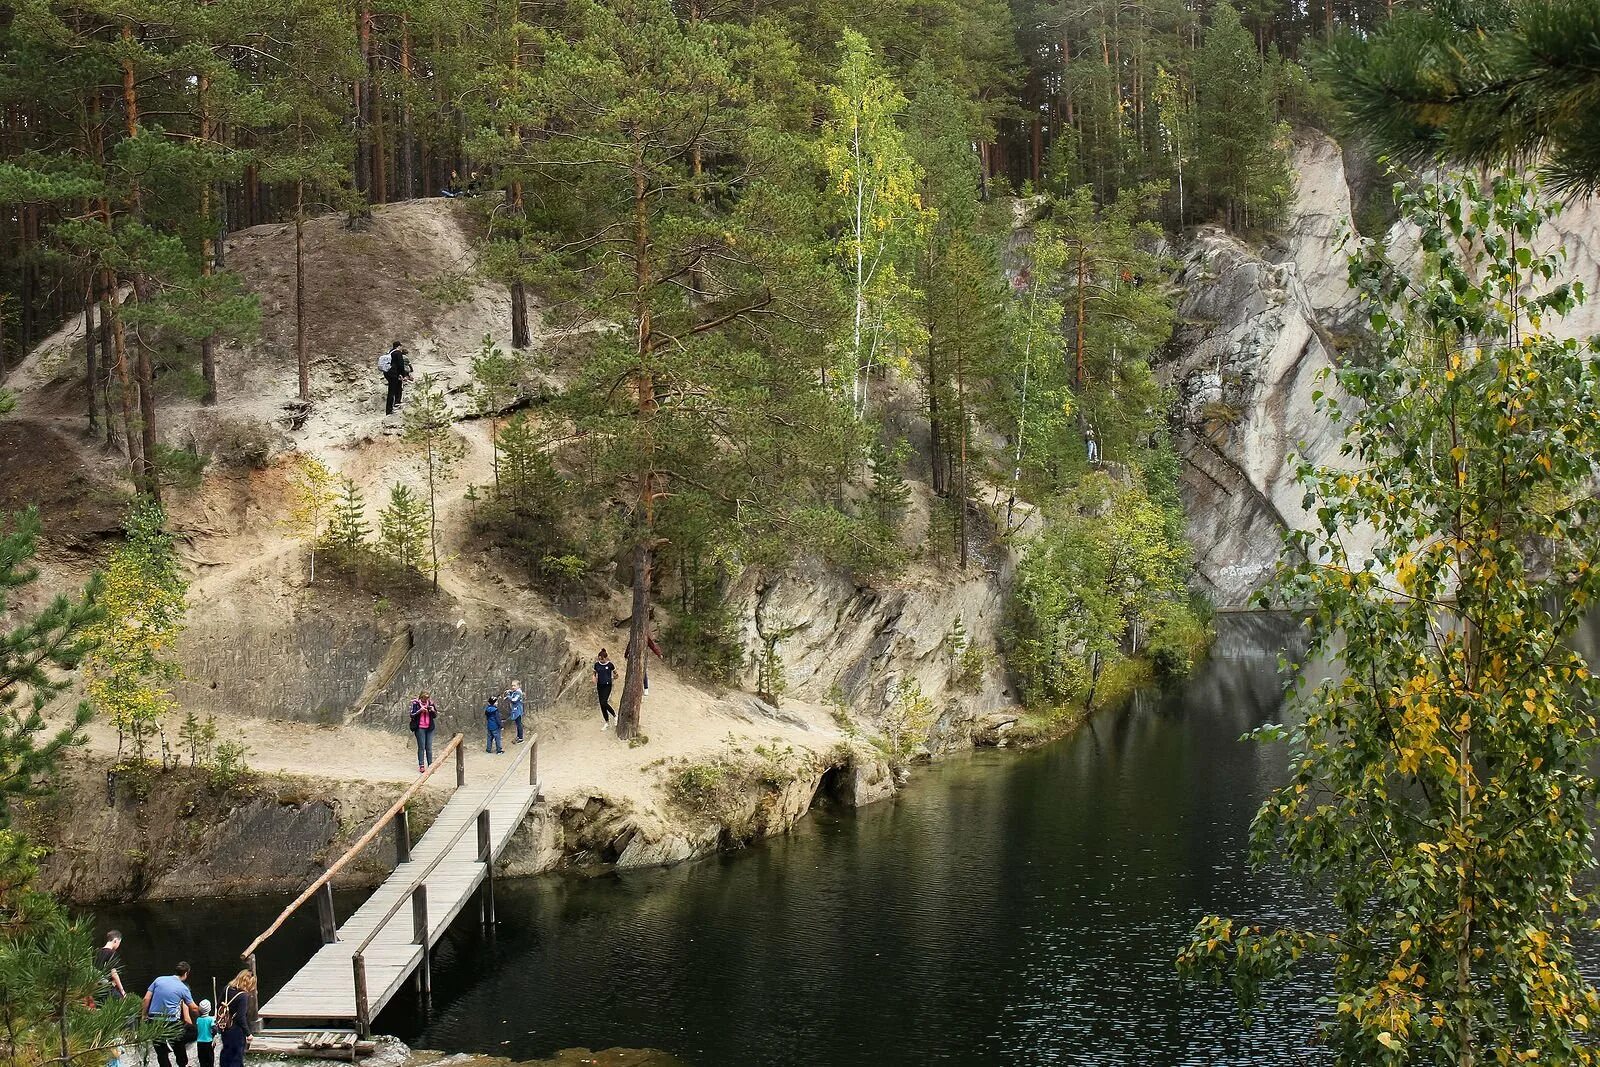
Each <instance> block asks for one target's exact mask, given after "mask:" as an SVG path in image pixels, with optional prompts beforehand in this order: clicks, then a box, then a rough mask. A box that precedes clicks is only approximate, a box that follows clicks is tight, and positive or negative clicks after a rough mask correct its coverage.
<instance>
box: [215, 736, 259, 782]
mask: <svg viewBox="0 0 1600 1067" xmlns="http://www.w3.org/2000/svg"><path fill="white" fill-rule="evenodd" d="M249 755H250V750H249V749H248V748H246V747H245V746H244V745H242V744H240V743H238V742H237V741H224V742H222V743H221V744H219V745H218V746H217V748H216V751H215V752H214V753H213V754H212V756H211V759H210V760H208V761H207V762H206V764H205V768H206V781H207V783H208V784H209V785H210V786H211V788H212V789H213V790H214V791H216V792H219V793H225V792H227V791H228V790H230V789H233V788H235V787H236V786H238V785H239V784H240V783H242V782H245V781H248V780H249V778H250V773H251V772H250V767H249V765H248V764H247V763H246V762H245V760H246V758H248V757H249Z"/></svg>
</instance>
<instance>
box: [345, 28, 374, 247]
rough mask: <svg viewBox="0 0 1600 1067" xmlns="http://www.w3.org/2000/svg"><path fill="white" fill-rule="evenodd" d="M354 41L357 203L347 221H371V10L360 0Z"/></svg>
mask: <svg viewBox="0 0 1600 1067" xmlns="http://www.w3.org/2000/svg"><path fill="white" fill-rule="evenodd" d="M356 40H357V42H358V43H359V45H360V52H361V75H360V77H359V78H357V79H356V84H355V97H356V174H355V180H356V193H357V195H358V198H359V203H358V204H357V205H356V206H355V207H353V208H351V213H350V218H351V221H352V222H354V221H355V220H357V219H365V218H371V217H372V6H371V5H370V4H369V3H368V2H367V0H361V4H360V6H359V7H358V8H357V10H356Z"/></svg>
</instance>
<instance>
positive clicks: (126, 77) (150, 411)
mask: <svg viewBox="0 0 1600 1067" xmlns="http://www.w3.org/2000/svg"><path fill="white" fill-rule="evenodd" d="M122 41H123V44H124V47H126V48H127V49H128V50H129V51H130V52H131V50H132V45H133V27H132V26H130V25H128V24H127V23H124V24H123V26H122ZM122 105H123V113H124V119H125V121H126V125H127V135H128V139H129V140H130V141H131V140H133V139H134V138H136V137H138V136H139V86H138V81H137V80H136V78H135V74H134V69H133V59H132V57H131V55H124V57H123V59H122ZM128 202H129V206H130V208H131V210H132V211H133V215H134V217H135V218H138V217H139V216H140V215H142V214H143V209H144V199H143V193H142V191H141V189H140V188H139V180H138V177H137V175H136V176H135V177H134V179H133V181H132V182H131V183H129V187H128ZM106 221H107V225H108V226H109V225H110V219H109V218H108V219H107V220H106ZM133 292H134V296H136V297H137V298H138V299H139V300H140V301H141V302H143V301H144V300H146V299H147V298H148V296H149V286H148V285H147V284H146V282H145V279H144V277H143V276H142V275H140V274H138V273H135V274H134V276H133ZM112 303H113V304H114V305H115V304H116V303H118V299H117V298H116V297H113V299H112ZM121 319H122V315H121V312H120V311H119V312H118V314H117V321H118V325H120V324H121ZM126 339H127V332H126V330H124V331H123V343H122V348H123V352H121V353H119V357H120V358H121V359H122V361H123V362H124V364H126V359H127V356H126V343H127V342H126ZM134 348H135V360H134V374H135V377H136V379H137V381H138V386H139V475H140V476H139V478H138V479H137V480H136V483H135V484H136V486H137V488H138V489H139V490H140V491H141V492H143V493H145V494H146V495H148V496H149V497H150V498H151V499H153V500H156V501H160V499H161V480H160V478H159V477H158V476H157V474H156V381H155V368H154V367H153V366H152V365H151V362H150V346H149V345H147V344H145V343H144V341H143V339H142V338H141V339H140V340H139V342H138V343H137V344H135V345H134ZM129 451H130V453H131V451H132V447H131V439H130V448H129Z"/></svg>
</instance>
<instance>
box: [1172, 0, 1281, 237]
mask: <svg viewBox="0 0 1600 1067" xmlns="http://www.w3.org/2000/svg"><path fill="white" fill-rule="evenodd" d="M1194 80H1195V144H1196V160H1195V163H1196V166H1195V172H1196V178H1197V185H1198V186H1199V188H1198V189H1197V190H1196V192H1197V196H1196V199H1197V200H1199V201H1201V202H1202V203H1204V204H1205V205H1206V206H1207V207H1208V208H1209V209H1210V210H1212V211H1213V212H1215V213H1217V214H1219V215H1220V216H1222V217H1223V218H1224V219H1225V220H1226V221H1227V224H1228V226H1229V227H1231V228H1233V229H1236V230H1243V229H1247V228H1250V227H1266V226H1270V225H1271V224H1272V223H1274V222H1275V221H1277V218H1278V216H1279V214H1280V213H1281V212H1282V210H1283V207H1284V205H1285V204H1286V203H1287V200H1288V195H1289V190H1290V178H1289V172H1288V161H1287V157H1286V154H1285V151H1284V148H1283V141H1284V137H1283V134H1282V131H1281V129H1280V127H1279V124H1278V122H1277V117H1276V109H1275V106H1274V102H1273V98H1272V80H1271V78H1270V77H1269V76H1268V73H1267V70H1266V67H1265V64H1264V62H1263V60H1262V57H1261V55H1260V54H1259V53H1258V52H1257V51H1256V43H1255V39H1254V38H1252V37H1251V36H1250V31H1249V30H1247V29H1245V27H1244V25H1243V24H1242V23H1241V22H1240V21H1239V12H1238V11H1237V10H1235V9H1234V8H1233V7H1232V6H1230V5H1229V4H1227V3H1226V2H1224V3H1219V4H1218V5H1217V6H1216V7H1214V8H1212V10H1211V25H1210V26H1208V27H1207V28H1206V31H1205V39H1204V42H1203V43H1202V45H1201V47H1200V51H1199V52H1198V53H1197V55H1196V56H1195V72H1194Z"/></svg>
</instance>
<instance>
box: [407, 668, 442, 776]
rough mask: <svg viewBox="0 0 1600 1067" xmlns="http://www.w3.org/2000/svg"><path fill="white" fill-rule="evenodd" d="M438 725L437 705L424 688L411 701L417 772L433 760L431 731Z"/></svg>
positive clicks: (420, 771)
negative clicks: (415, 737)
mask: <svg viewBox="0 0 1600 1067" xmlns="http://www.w3.org/2000/svg"><path fill="white" fill-rule="evenodd" d="M438 725H439V706H438V705H437V704H435V703H434V702H433V700H432V698H431V697H429V696H428V691H427V690H426V689H424V690H423V691H422V692H420V693H418V694H417V698H416V699H415V700H413V701H412V702H411V732H412V733H413V734H416V735H417V773H418V774H421V773H422V772H423V771H425V770H427V769H428V764H430V763H432V762H433V731H434V727H436V726H438Z"/></svg>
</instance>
